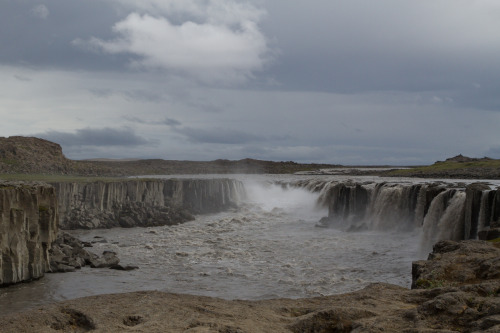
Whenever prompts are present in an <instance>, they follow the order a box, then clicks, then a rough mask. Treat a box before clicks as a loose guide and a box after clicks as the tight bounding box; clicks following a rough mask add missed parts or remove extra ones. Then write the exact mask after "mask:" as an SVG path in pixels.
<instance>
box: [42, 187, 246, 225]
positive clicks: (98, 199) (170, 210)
mask: <svg viewBox="0 0 500 333" xmlns="http://www.w3.org/2000/svg"><path fill="white" fill-rule="evenodd" d="M52 185H53V186H54V187H55V189H56V192H57V195H58V201H59V213H60V227H61V228H62V229H81V228H83V229H94V228H111V227H134V226H158V225H171V224H177V223H180V222H185V221H188V220H192V219H193V216H192V214H204V213H214V212H219V211H222V210H225V209H228V208H230V207H234V206H235V205H236V204H237V202H238V201H239V200H240V199H241V198H242V197H243V196H244V195H245V191H244V188H243V184H242V183H241V182H239V181H236V180H230V179H158V180H140V179H134V180H123V181H110V182H102V181H99V182H89V183H83V182H79V183H70V182H63V183H53V184H52Z"/></svg>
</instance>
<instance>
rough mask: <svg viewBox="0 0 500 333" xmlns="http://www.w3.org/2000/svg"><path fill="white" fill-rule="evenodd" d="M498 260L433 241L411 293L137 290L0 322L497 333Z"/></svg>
mask: <svg viewBox="0 0 500 333" xmlns="http://www.w3.org/2000/svg"><path fill="white" fill-rule="evenodd" d="M499 260H500V249H499V248H498V247H496V246H495V244H494V243H487V242H483V241H463V242H440V243H438V244H437V245H436V247H435V248H434V252H433V253H432V254H431V256H430V258H429V260H427V261H421V262H418V263H416V264H415V265H414V276H413V278H414V281H413V282H414V284H415V285H416V288H415V289H411V290H410V289H406V288H403V287H398V286H394V285H389V284H386V283H375V284H371V285H369V286H368V287H366V288H364V289H362V290H359V291H356V292H353V293H348V294H343V295H332V296H326V297H317V298H307V299H272V300H261V301H241V300H236V301H229V300H223V299H219V298H211V297H202V296H194V295H179V294H169V293H164V292H159V291H141V292H134V293H126V294H113V295H100V296H92V297H86V298H81V299H76V300H71V301H65V302H62V303H59V304H54V305H46V306H43V307H38V308H37V309H36V310H30V311H27V312H24V313H22V314H16V315H7V316H3V317H0V318H1V319H2V332H25V331H30V332H57V331H80V332H85V331H93V332H120V331H128V330H133V331H134V332H283V333H284V332H301V333H302V332H356V333H361V332H363V333H365V332H368V333H371V332H373V333H375V332H398V333H399V332H407V333H412V332H415V333H416V332H422V333H423V332H427V333H434V332H435V333H438V332H440V333H445V332H470V333H472V332H486V333H497V332H500V265H499ZM436 274H438V275H436ZM436 278H439V280H436ZM419 281H420V282H419ZM422 281H426V282H422ZM0 316H1V314H0Z"/></svg>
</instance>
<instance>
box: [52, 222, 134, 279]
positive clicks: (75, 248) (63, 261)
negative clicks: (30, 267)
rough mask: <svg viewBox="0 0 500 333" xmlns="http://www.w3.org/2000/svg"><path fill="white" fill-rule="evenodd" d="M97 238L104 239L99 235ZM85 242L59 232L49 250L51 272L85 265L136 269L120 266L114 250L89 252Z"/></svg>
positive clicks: (69, 269)
mask: <svg viewBox="0 0 500 333" xmlns="http://www.w3.org/2000/svg"><path fill="white" fill-rule="evenodd" d="M97 239H101V240H104V239H103V238H101V237H98V238H97ZM84 246H85V242H82V241H80V240H79V239H77V238H75V237H73V236H71V235H70V234H68V233H66V232H60V233H59V235H58V237H57V239H56V241H55V242H54V244H53V246H52V249H51V250H50V269H51V272H53V273H55V272H59V273H64V272H73V271H75V269H79V268H81V267H84V266H86V265H90V267H92V268H105V267H109V268H113V269H118V270H124V271H130V270H133V269H137V268H138V267H137V266H132V265H130V266H121V265H119V262H120V259H119V258H118V257H117V255H116V253H115V252H112V251H104V252H103V253H102V256H100V257H99V256H98V255H96V254H95V253H92V252H89V251H87V250H85V248H84Z"/></svg>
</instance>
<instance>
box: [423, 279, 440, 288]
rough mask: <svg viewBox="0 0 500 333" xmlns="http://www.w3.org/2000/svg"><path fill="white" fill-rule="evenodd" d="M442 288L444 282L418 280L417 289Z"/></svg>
mask: <svg viewBox="0 0 500 333" xmlns="http://www.w3.org/2000/svg"><path fill="white" fill-rule="evenodd" d="M441 287H444V281H442V280H428V279H418V280H417V288H421V289H434V288H441Z"/></svg>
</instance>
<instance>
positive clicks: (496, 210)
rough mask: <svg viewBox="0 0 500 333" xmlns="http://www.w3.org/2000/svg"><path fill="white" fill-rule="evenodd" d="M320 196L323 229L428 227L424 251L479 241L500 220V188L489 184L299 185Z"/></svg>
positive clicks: (410, 228)
mask: <svg viewBox="0 0 500 333" xmlns="http://www.w3.org/2000/svg"><path fill="white" fill-rule="evenodd" d="M293 186H299V187H304V188H307V189H309V190H310V191H315V192H320V193H321V195H320V204H321V205H323V206H327V207H328V217H326V218H324V219H323V220H322V221H321V224H320V225H321V226H334V227H338V228H342V229H345V230H351V231H356V230H366V229H369V230H400V231H401V230H413V229H415V228H422V230H423V233H424V235H423V237H422V239H423V241H424V242H426V243H427V244H425V246H424V248H425V249H427V250H430V247H431V246H432V245H433V244H434V243H435V242H437V241H439V240H445V239H451V240H461V239H476V238H478V236H480V235H481V234H482V233H484V231H487V230H489V229H490V228H493V227H496V225H498V223H499V221H500V188H497V189H493V188H492V187H491V186H490V185H487V184H484V183H473V184H469V185H465V184H450V183H441V182H440V183H422V184H414V183H387V182H381V183H373V182H367V183H356V182H350V181H347V182H338V181H334V182H318V181H316V180H305V181H299V182H296V183H293Z"/></svg>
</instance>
